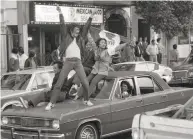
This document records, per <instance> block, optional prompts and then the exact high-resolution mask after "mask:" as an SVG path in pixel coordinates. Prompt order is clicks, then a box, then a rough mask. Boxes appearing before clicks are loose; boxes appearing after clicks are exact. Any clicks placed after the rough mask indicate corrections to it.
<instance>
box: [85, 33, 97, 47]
mask: <svg viewBox="0 0 193 139" xmlns="http://www.w3.org/2000/svg"><path fill="white" fill-rule="evenodd" d="M87 38H88V43H90V45H91V46H92V48H93V49H94V50H96V49H97V46H96V43H95V41H94V39H93V37H92V36H91V34H90V32H89V31H88V34H87Z"/></svg>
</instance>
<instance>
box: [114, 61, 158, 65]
mask: <svg viewBox="0 0 193 139" xmlns="http://www.w3.org/2000/svg"><path fill="white" fill-rule="evenodd" d="M145 63H157V62H152V61H133V62H123V63H118V64H113V65H122V64H145ZM157 64H158V63H157Z"/></svg>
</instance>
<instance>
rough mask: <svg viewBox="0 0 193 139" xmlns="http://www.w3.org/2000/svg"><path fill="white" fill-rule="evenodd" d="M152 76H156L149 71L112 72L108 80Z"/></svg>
mask: <svg viewBox="0 0 193 139" xmlns="http://www.w3.org/2000/svg"><path fill="white" fill-rule="evenodd" d="M150 74H154V73H153V72H149V71H112V72H109V74H108V77H107V78H119V77H126V76H137V75H150Z"/></svg>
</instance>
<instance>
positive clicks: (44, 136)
mask: <svg viewBox="0 0 193 139" xmlns="http://www.w3.org/2000/svg"><path fill="white" fill-rule="evenodd" d="M1 139H65V136H64V134H54V133H52V134H50V133H38V132H37V133H35V132H28V131H12V130H7V129H1Z"/></svg>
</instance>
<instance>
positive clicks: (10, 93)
mask: <svg viewBox="0 0 193 139" xmlns="http://www.w3.org/2000/svg"><path fill="white" fill-rule="evenodd" d="M74 74H75V72H74V71H73V70H72V71H71V72H70V73H69V74H68V78H70V77H72V76H73V75H74ZM54 75H55V73H54V71H53V67H52V66H45V67H39V68H36V69H28V70H22V71H16V72H9V73H5V74H3V75H2V77H1V110H2V111H3V110H4V109H6V108H8V107H9V106H12V105H19V104H20V101H19V99H18V98H19V97H21V96H22V97H24V98H25V99H26V100H28V99H29V98H30V97H33V96H35V95H38V94H39V93H40V92H42V91H48V90H49V89H50V88H51V86H52V81H53V78H54Z"/></svg>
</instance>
